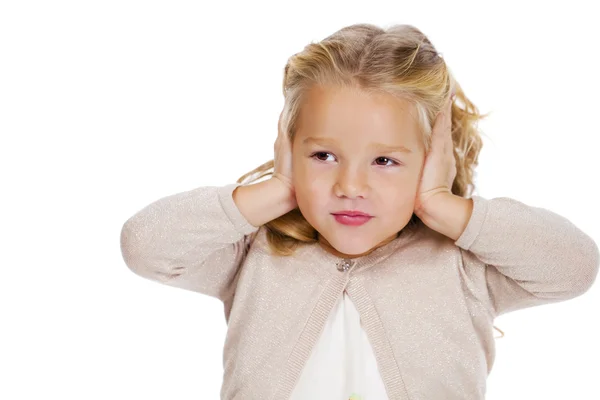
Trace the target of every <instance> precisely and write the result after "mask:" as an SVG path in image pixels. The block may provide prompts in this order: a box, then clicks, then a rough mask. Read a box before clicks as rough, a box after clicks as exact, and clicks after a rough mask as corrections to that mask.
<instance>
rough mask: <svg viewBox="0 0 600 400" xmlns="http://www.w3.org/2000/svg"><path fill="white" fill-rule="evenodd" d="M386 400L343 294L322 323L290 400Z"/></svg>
mask: <svg viewBox="0 0 600 400" xmlns="http://www.w3.org/2000/svg"><path fill="white" fill-rule="evenodd" d="M306 399H311V400H330V399H340V400H348V399H351V400H367V399H374V400H387V394H386V392H385V386H384V384H383V381H382V380H381V375H380V374H379V370H378V369H377V360H376V359H375V354H373V350H372V347H371V344H370V343H369V338H368V337H367V334H366V332H365V330H364V329H363V328H362V326H361V322H360V315H359V314H358V310H357V309H356V307H354V304H353V303H352V300H351V299H350V297H349V296H348V294H347V293H346V292H344V293H343V296H342V297H340V298H339V299H338V302H337V304H336V306H335V308H334V310H333V311H332V313H331V315H330V317H329V319H328V320H327V322H326V324H325V328H324V329H323V333H322V334H321V336H320V337H319V341H318V342H317V344H316V345H315V346H314V347H313V349H312V352H311V355H310V357H309V359H308V361H307V362H306V364H305V365H304V368H303V369H302V374H301V376H300V379H299V381H298V383H297V384H296V386H295V387H294V391H293V393H292V396H291V397H290V400H306Z"/></svg>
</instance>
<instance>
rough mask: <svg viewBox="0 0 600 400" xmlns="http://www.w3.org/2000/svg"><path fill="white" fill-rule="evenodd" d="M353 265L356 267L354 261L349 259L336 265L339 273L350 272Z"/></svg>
mask: <svg viewBox="0 0 600 400" xmlns="http://www.w3.org/2000/svg"><path fill="white" fill-rule="evenodd" d="M352 265H354V261H352V260H350V259H348V258H344V259H343V260H341V261H340V262H338V263H337V264H336V266H337V269H338V271H348V270H349V269H350V267H351V266H352Z"/></svg>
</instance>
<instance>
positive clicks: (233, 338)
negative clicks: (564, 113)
mask: <svg viewBox="0 0 600 400" xmlns="http://www.w3.org/2000/svg"><path fill="white" fill-rule="evenodd" d="M237 186H239V184H237V183H233V184H228V185H225V186H217V187H212V186H211V187H199V188H196V189H193V190H189V191H186V192H182V193H178V194H174V195H170V196H167V197H163V198H161V199H159V200H157V201H155V202H153V203H151V204H149V205H147V206H146V207H145V208H143V209H141V210H140V211H138V212H137V213H136V214H135V215H133V216H132V217H131V218H129V219H128V220H127V221H126V222H125V224H124V225H123V228H122V231H121V251H122V255H123V259H124V260H125V263H126V265H127V266H128V267H129V268H130V269H131V270H132V271H133V272H135V273H136V274H138V275H140V276H142V277H144V278H147V279H151V280H154V281H157V282H161V283H163V284H166V285H170V286H174V287H179V288H182V289H186V290H192V291H195V292H199V293H202V294H205V295H208V296H213V297H215V298H218V299H220V300H221V301H222V302H223V304H224V312H225V319H226V321H227V325H228V330H227V335H226V338H225V345H224V350H223V351H224V354H223V363H224V364H223V367H224V375H223V385H222V389H221V399H227V400H229V399H240V400H254V399H261V400H267V399H270V400H282V399H287V398H289V396H290V393H291V392H292V390H293V388H294V385H295V383H296V382H297V379H298V378H299V376H300V373H301V371H302V368H303V366H304V364H305V362H306V360H307V359H308V357H309V355H310V352H311V349H312V347H313V345H314V344H315V343H316V341H317V339H318V338H319V335H320V333H321V331H322V328H323V326H324V324H325V322H326V320H327V318H328V316H329V314H330V312H331V310H332V307H333V306H334V305H335V303H336V301H337V300H338V299H339V297H340V296H341V295H342V293H343V291H344V290H345V291H346V292H347V294H348V295H349V296H350V298H351V300H352V302H353V303H354V304H355V305H356V308H357V310H358V311H359V313H360V316H361V320H362V323H363V325H364V329H365V331H366V332H367V335H368V337H369V339H370V342H371V344H372V346H373V350H374V353H375V356H376V359H377V364H378V367H379V371H380V373H381V376H382V379H383V381H384V384H385V388H386V391H387V393H388V396H389V398H390V399H391V400H408V399H412V400H416V399H419V400H421V399H427V400H431V399H444V400H454V399H456V400H458V399H461V400H464V399H484V395H485V389H486V378H487V375H488V374H489V373H490V371H491V369H492V365H493V362H494V356H495V347H494V345H495V343H494V330H493V321H494V318H495V317H496V316H498V315H501V314H504V313H507V312H509V311H514V310H518V309H523V308H526V307H532V306H537V305H541V304H547V303H553V302H559V301H564V300H567V299H572V298H574V297H576V296H579V295H581V294H583V293H584V292H586V291H587V290H588V289H589V288H590V287H591V285H592V284H593V282H594V281H595V278H596V275H597V273H598V268H599V264H600V261H599V258H600V256H599V251H598V246H597V244H596V243H595V242H594V241H593V240H592V239H591V238H590V237H589V236H588V235H586V234H585V233H584V232H582V231H581V230H580V229H578V228H577V227H576V226H574V225H573V224H572V223H571V222H570V221H569V220H567V219H566V218H564V217H562V216H560V215H557V214H555V213H553V212H551V211H548V210H546V209H543V208H537V207H532V206H528V205H525V204H523V203H521V202H519V201H516V200H514V199H511V198H506V197H502V198H493V199H485V198H483V197H480V196H472V198H473V202H474V204H473V213H472V215H471V218H470V220H469V222H468V225H467V227H466V228H465V231H464V232H463V234H462V236H461V237H460V238H458V240H457V241H456V242H454V241H452V239H449V238H448V237H446V236H444V235H442V234H439V233H437V232H435V231H433V230H431V229H429V228H427V227H423V229H420V230H418V231H416V232H413V233H409V234H401V235H400V237H399V238H397V239H395V240H394V241H392V242H390V243H388V244H386V245H385V246H383V247H380V248H378V249H376V250H375V251H373V252H372V253H370V254H368V255H367V256H363V257H361V258H355V259H353V260H341V259H339V258H338V257H336V256H334V255H332V254H330V253H328V252H327V251H325V250H324V249H323V248H322V247H321V246H320V245H318V244H310V245H308V244H304V245H301V246H300V247H299V248H298V250H297V252H296V254H295V255H294V256H292V257H284V256H277V255H272V254H271V253H270V250H269V248H268V244H267V241H266V235H265V228H264V227H261V228H257V227H254V226H252V225H250V224H249V223H248V221H247V220H246V219H245V218H244V217H243V215H242V214H241V213H240V211H239V209H238V208H237V206H236V204H235V203H234V201H233V198H232V192H233V190H234V189H235V188H236V187H237ZM344 261H347V262H344Z"/></svg>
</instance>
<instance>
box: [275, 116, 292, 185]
mask: <svg viewBox="0 0 600 400" xmlns="http://www.w3.org/2000/svg"><path fill="white" fill-rule="evenodd" d="M282 115H283V111H282V112H281V114H280V115H279V122H278V123H277V139H276V140H275V145H274V151H275V157H274V159H273V160H274V163H273V176H272V178H275V179H279V180H281V181H282V182H283V183H285V184H286V186H287V187H289V188H290V190H291V191H292V193H295V189H294V185H293V184H292V144H291V143H290V140H289V137H288V135H287V132H283V131H282V130H281V117H282Z"/></svg>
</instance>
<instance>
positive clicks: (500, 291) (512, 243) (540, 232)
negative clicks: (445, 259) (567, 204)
mask: <svg viewBox="0 0 600 400" xmlns="http://www.w3.org/2000/svg"><path fill="white" fill-rule="evenodd" d="M472 199H473V212H472V214H471V218H470V219H469V222H468V224H467V226H466V228H465V230H464V232H463V233H462V235H461V236H460V237H459V238H458V239H457V240H456V241H455V245H457V246H458V247H459V248H461V255H462V258H463V268H464V272H465V274H466V276H467V277H468V279H469V280H470V282H469V283H470V284H473V285H474V290H475V291H476V292H477V293H479V294H480V295H483V297H484V301H485V302H486V303H487V304H488V305H489V306H490V307H491V312H492V314H493V315H494V317H495V316H499V315H501V314H504V313H507V312H510V311H514V310H518V309H523V308H527V307H533V306H537V305H541V304H546V303H554V302H559V301H564V300H568V299H571V298H574V297H577V296H579V295H581V294H583V293H585V292H586V291H587V290H588V289H589V288H590V287H591V286H592V284H593V283H594V281H595V279H596V276H597V274H598V269H599V264H600V254H599V251H598V245H597V244H596V243H595V242H594V240H592V238H591V237H589V236H588V235H586V234H585V233H584V232H583V231H581V230H580V229H579V228H577V227H576V226H575V225H574V224H573V223H571V222H570V221H569V220H568V219H566V218H565V217H563V216H560V215H558V214H556V213H554V212H552V211H549V210H547V209H544V208H538V207H532V206H528V205H526V204H524V203H522V202H519V201H517V200H514V199H512V198H508V197H500V198H493V199H485V198H483V197H480V196H472Z"/></svg>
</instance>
